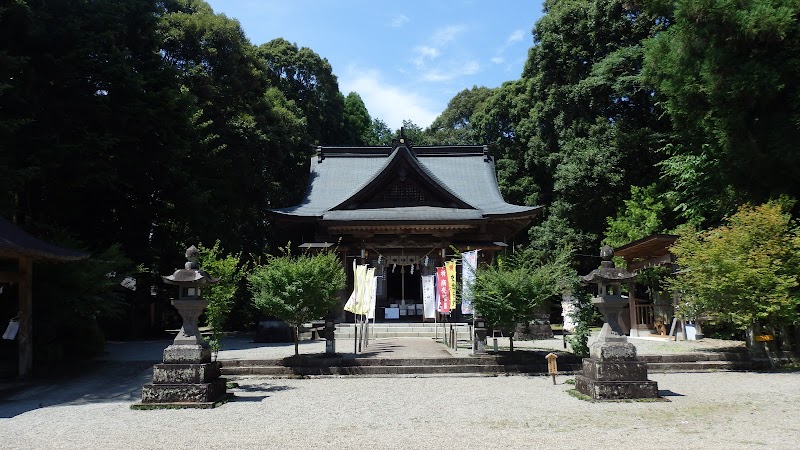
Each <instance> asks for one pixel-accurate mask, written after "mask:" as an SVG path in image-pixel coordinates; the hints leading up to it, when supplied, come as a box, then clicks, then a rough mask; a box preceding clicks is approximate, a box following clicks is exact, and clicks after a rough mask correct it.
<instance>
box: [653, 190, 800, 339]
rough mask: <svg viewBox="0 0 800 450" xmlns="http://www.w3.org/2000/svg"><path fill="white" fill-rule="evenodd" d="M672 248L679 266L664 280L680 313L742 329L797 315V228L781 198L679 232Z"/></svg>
mask: <svg viewBox="0 0 800 450" xmlns="http://www.w3.org/2000/svg"><path fill="white" fill-rule="evenodd" d="M671 251H672V253H673V254H674V255H675V257H676V262H677V264H678V265H679V266H680V267H681V268H682V270H681V274H680V275H679V276H677V277H675V278H674V279H672V280H670V281H668V286H669V288H670V289H673V290H677V291H678V292H680V293H681V297H682V299H681V307H682V310H683V312H684V314H685V315H688V316H691V317H696V316H699V315H705V314H711V315H713V316H714V317H715V318H716V320H719V321H722V322H727V323H731V324H733V325H734V326H736V327H737V328H739V329H741V330H746V329H748V328H750V327H753V326H755V325H757V324H768V325H773V326H775V325H781V324H787V323H797V321H798V320H799V319H800V314H799V311H800V309H798V308H799V307H800V295H798V289H797V287H798V276H800V259H798V256H797V255H798V254H800V233H798V227H797V224H796V222H795V221H794V220H792V219H791V216H790V215H789V213H787V212H786V211H785V210H784V208H783V207H782V206H781V203H780V202H777V201H770V202H767V203H765V204H762V205H759V206H751V205H744V206H742V207H740V208H739V209H738V211H737V212H736V213H735V214H733V215H732V216H731V217H730V218H728V219H727V224H725V225H721V226H719V227H717V228H713V229H710V230H708V231H703V232H697V233H691V232H687V233H684V234H683V235H682V236H681V237H680V238H679V239H678V240H677V241H676V242H675V244H674V245H673V246H672V249H671Z"/></svg>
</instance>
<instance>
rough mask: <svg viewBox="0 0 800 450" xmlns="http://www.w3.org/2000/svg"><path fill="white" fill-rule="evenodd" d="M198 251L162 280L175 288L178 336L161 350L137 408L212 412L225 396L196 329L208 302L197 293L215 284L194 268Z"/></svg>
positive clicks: (214, 364) (215, 365)
mask: <svg viewBox="0 0 800 450" xmlns="http://www.w3.org/2000/svg"><path fill="white" fill-rule="evenodd" d="M197 255H198V250H197V248H196V247H195V246H191V247H189V249H187V250H186V259H187V260H188V262H187V263H186V265H185V268H183V269H178V270H176V271H175V273H173V274H172V275H169V276H165V277H162V279H163V280H164V282H165V283H167V284H174V285H177V286H178V299H177V300H173V301H172V304H173V305H174V306H175V308H176V309H177V310H178V313H179V314H180V315H181V318H182V319H183V325H182V326H181V329H180V331H179V332H178V335H177V336H176V337H175V340H174V341H173V342H172V344H171V345H170V346H168V347H167V348H166V349H165V350H164V359H163V361H164V362H163V364H156V365H155V367H154V369H153V382H152V383H149V384H146V385H144V387H143V388H142V403H139V404H137V405H134V406H135V407H137V408H148V407H158V406H164V407H186V408H213V407H214V405H215V403H216V402H218V401H219V400H221V399H223V398H224V397H225V396H226V386H225V384H226V380H225V379H224V378H220V364H219V362H216V361H214V362H211V349H210V348H209V346H208V343H207V342H206V341H205V340H204V339H203V336H202V335H201V334H200V330H199V329H198V328H197V320H198V318H199V317H200V315H201V314H202V313H203V309H205V307H206V306H207V305H208V302H207V301H205V300H203V297H202V294H201V289H202V287H203V286H205V285H207V284H213V283H216V282H217V281H219V280H218V279H216V278H211V277H210V276H209V275H208V273H206V272H205V271H202V270H200V269H199V267H198V265H197Z"/></svg>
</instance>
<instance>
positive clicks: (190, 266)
mask: <svg viewBox="0 0 800 450" xmlns="http://www.w3.org/2000/svg"><path fill="white" fill-rule="evenodd" d="M199 254H200V251H199V250H198V249H197V247H195V246H194V245H192V246H191V247H189V248H187V249H186V264H184V268H183V269H178V270H176V271H175V272H174V273H173V274H172V275H167V276H162V277H161V279H162V280H164V283H167V284H177V285H191V286H200V285H205V284H214V283H216V282H218V281H219V278H213V277H212V276H211V275H209V274H208V272H206V271H205V270H200V266H199V265H198V264H197V257H198V255H199Z"/></svg>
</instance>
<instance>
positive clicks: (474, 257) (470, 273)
mask: <svg viewBox="0 0 800 450" xmlns="http://www.w3.org/2000/svg"><path fill="white" fill-rule="evenodd" d="M461 258H462V261H461V282H462V283H463V285H462V289H461V314H473V313H474V311H473V310H472V284H473V283H474V282H475V273H476V272H477V270H478V251H477V250H472V251H469V252H464V253H462V254H461Z"/></svg>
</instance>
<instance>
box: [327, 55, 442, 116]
mask: <svg viewBox="0 0 800 450" xmlns="http://www.w3.org/2000/svg"><path fill="white" fill-rule="evenodd" d="M339 87H340V88H341V91H342V92H343V93H349V92H357V93H358V95H360V96H361V99H362V100H364V104H365V105H366V106H367V110H368V111H369V114H370V116H372V117H373V118H377V119H381V120H383V121H384V122H386V124H387V125H388V126H389V128H391V129H392V130H396V129H399V128H400V127H401V126H402V125H403V120H411V121H412V122H414V123H415V124H417V125H419V126H420V127H422V128H425V127H427V126H429V125H430V124H431V122H433V120H434V119H436V117H437V116H438V115H439V111H438V108H436V107H435V106H434V105H433V104H432V101H431V99H430V98H429V96H426V95H424V94H422V93H420V92H415V91H412V90H409V89H405V88H402V87H400V86H394V85H390V84H388V83H387V82H386V80H384V79H383V77H382V75H381V73H380V72H379V71H377V70H360V69H358V68H355V67H350V68H349V69H348V71H347V74H346V75H345V76H342V77H340V78H339Z"/></svg>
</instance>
